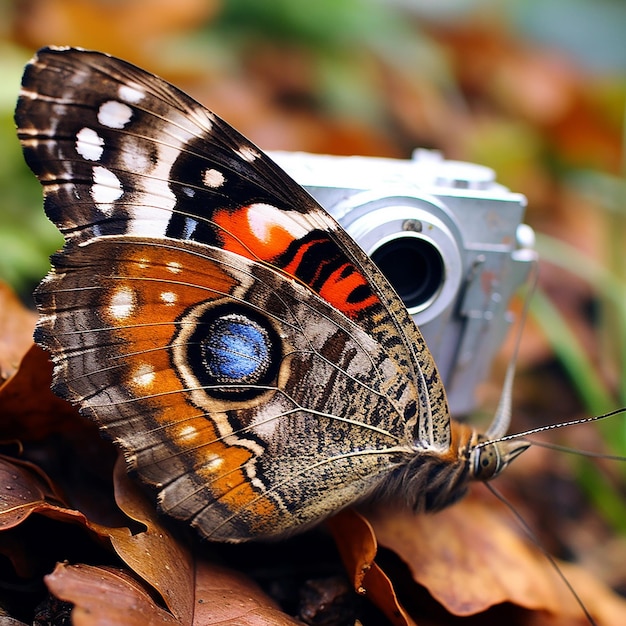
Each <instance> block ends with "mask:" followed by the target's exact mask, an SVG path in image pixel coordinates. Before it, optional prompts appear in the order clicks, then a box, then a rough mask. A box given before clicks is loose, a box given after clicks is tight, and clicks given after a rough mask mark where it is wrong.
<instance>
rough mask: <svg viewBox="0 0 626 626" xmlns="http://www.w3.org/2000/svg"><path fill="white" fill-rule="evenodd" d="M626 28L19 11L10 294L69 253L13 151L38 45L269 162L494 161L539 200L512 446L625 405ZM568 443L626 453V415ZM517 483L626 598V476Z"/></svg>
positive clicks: (304, 8) (552, 473) (409, 11)
mask: <svg viewBox="0 0 626 626" xmlns="http://www.w3.org/2000/svg"><path fill="white" fill-rule="evenodd" d="M625 27H626V3H625V2H623V0H505V1H503V0H439V1H438V2H429V1H428V0H392V1H389V0H316V2H310V3H302V2H300V1H299V0H274V1H273V2H259V1H258V0H223V1H221V2H220V1H218V0H214V1H213V0H177V1H176V2H171V1H170V0H152V1H149V0H22V1H14V2H10V1H9V0H4V1H2V2H1V3H0V77H1V80H0V278H1V279H2V280H4V281H7V282H9V283H10V284H11V285H12V286H13V287H14V288H15V289H16V290H17V291H18V292H19V293H20V295H21V296H22V297H23V298H24V300H25V301H27V302H28V301H29V299H30V296H29V294H30V292H31V291H32V288H33V287H34V285H35V284H36V283H37V282H38V281H39V280H40V279H41V277H42V276H43V275H44V274H45V273H46V272H47V269H48V267H49V264H48V256H49V254H50V253H51V252H52V251H54V250H55V249H56V248H58V247H60V245H61V243H62V242H61V239H60V237H59V235H58V233H57V231H56V229H55V228H54V227H52V225H51V224H49V223H48V221H47V220H46V218H45V217H44V215H43V212H42V209H41V191H40V186H39V184H38V183H37V182H36V180H35V179H34V177H33V176H32V175H31V173H30V171H29V170H28V169H27V168H26V166H25V164H24V162H23V160H22V156H21V151H20V149H19V145H18V142H17V139H16V138H15V129H14V124H13V121H12V116H13V109H14V106H15V100H16V97H17V93H18V89H19V82H20V77H21V73H22V70H23V66H24V64H25V63H26V62H27V61H28V59H29V58H30V57H31V56H32V54H33V53H34V51H35V50H36V49H38V48H39V47H41V46H43V45H50V44H56V45H73V46H82V47H86V48H92V49H97V50H101V51H104V52H108V53H111V54H114V55H116V56H120V57H122V58H125V59H127V60H129V61H131V62H133V63H135V64H137V65H139V66H141V67H143V68H145V69H147V70H149V71H152V72H154V73H157V74H159V75H161V76H163V77H164V78H166V79H167V80H169V81H170V82H173V83H175V84H176V85H177V86H179V87H181V88H182V89H184V90H185V91H187V92H188V93H190V94H191V95H193V96H194V97H195V98H196V99H198V100H199V101H201V102H202V103H204V104H205V105H207V106H208V107H209V108H211V109H212V110H213V111H215V112H216V113H217V114H219V115H221V116H222V117H224V118H225V119H226V120H227V121H228V122H229V123H230V124H232V125H233V126H234V127H235V128H237V129H238V130H240V131H241V132H243V133H244V134H245V135H247V136H248V137H249V138H250V139H252V140H253V141H254V142H255V143H256V144H257V145H259V146H260V147H262V148H264V149H272V150H273V149H281V150H303V151H310V152H321V153H330V154H344V155H351V154H361V155H372V156H392V157H402V158H406V157H408V156H410V154H411V151H412V150H413V149H414V148H415V147H418V146H419V147H426V148H435V149H438V150H441V151H442V152H443V154H444V155H445V156H446V157H447V158H451V159H461V160H466V161H472V162H476V163H480V164H483V165H488V166H490V167H492V168H493V169H494V170H495V171H496V173H497V178H498V180H499V182H501V183H503V184H505V185H506V186H508V187H509V188H511V190H513V191H517V192H521V193H523V194H525V195H526V196H527V198H528V210H527V214H526V221H527V223H529V224H530V225H531V226H532V227H533V228H534V229H535V230H536V232H537V234H538V236H537V248H538V251H539V253H540V255H541V258H542V262H541V270H540V279H539V288H538V290H537V292H536V293H535V295H534V297H533V300H532V305H531V317H530V319H529V322H528V324H527V328H526V329H525V334H524V339H523V343H522V350H521V357H520V374H519V376H518V382H517V384H516V394H515V400H514V407H515V408H514V430H515V431H520V430H522V429H525V428H530V427H534V426H537V425H540V424H547V423H553V422H557V421H564V420H567V419H573V418H577V417H582V416H585V415H592V414H593V415H595V414H600V413H602V412H604V411H608V410H611V409H615V408H618V407H622V406H625V405H626V382H625V380H626V244H625V241H626V193H625V191H626V182H625V178H624V175H625V172H626V164H625V144H626V140H625V110H626V109H625V101H626V98H625V96H626V46H624V28H625ZM516 306H517V307H518V308H521V307H520V305H519V303H518V304H516ZM510 354H511V347H510V342H509V343H508V344H507V345H506V346H505V347H504V348H503V351H502V354H501V356H500V357H499V359H498V362H497V363H496V365H495V367H494V371H493V375H492V377H491V379H490V381H489V382H488V383H487V384H486V385H485V386H484V389H482V390H481V398H482V406H483V408H482V410H481V412H482V413H483V414H484V416H488V415H489V414H490V412H492V411H493V407H494V406H495V403H496V401H497V397H498V394H499V390H500V387H501V380H502V370H503V367H504V365H505V364H506V362H507V361H508V359H509V358H510ZM480 417H481V416H480V415H479V416H478V418H480ZM561 439H562V440H563V441H565V442H566V443H567V445H570V446H572V447H575V448H579V449H594V450H600V449H604V450H608V451H609V452H611V453H614V454H625V453H626V418H624V417H623V416H622V417H616V418H614V419H612V420H609V421H607V422H603V423H598V424H596V425H593V426H591V427H589V428H576V429H575V428H571V429H565V430H564V431H563V432H562V433H559V440H561ZM511 469H512V470H513V471H512V472H511V476H512V478H511V480H512V481H513V480H514V481H515V483H516V487H515V489H516V490H517V493H518V494H519V501H520V502H521V504H520V506H521V507H522V509H524V510H523V513H524V514H525V515H526V517H527V518H531V519H532V521H533V522H535V523H536V525H537V526H538V527H539V528H543V529H545V533H544V535H545V536H544V537H542V539H543V540H544V543H545V544H546V547H548V548H549V549H551V550H552V551H553V552H555V553H557V554H560V555H562V556H572V555H576V556H577V557H578V558H580V559H582V560H583V562H586V563H587V564H588V565H589V567H590V568H591V569H592V570H594V571H597V572H598V573H599V574H601V575H602V577H604V578H605V579H608V580H609V582H610V583H612V584H613V585H614V586H615V587H617V588H618V589H621V590H622V591H624V592H626V547H625V546H626V542H625V540H624V537H625V536H626V504H625V500H626V497H625V495H626V489H625V487H624V484H625V482H624V475H625V473H624V471H623V470H624V467H623V464H621V465H620V464H619V463H616V462H602V463H598V462H594V463H589V462H587V461H586V460H584V459H580V458H572V457H569V456H567V455H564V454H559V453H557V452H554V451H545V450H544V451H541V450H540V451H537V452H536V453H535V455H534V456H532V457H531V460H530V461H529V462H527V463H526V464H523V465H522V464H521V463H518V464H516V466H514V467H513V468H511ZM572 475H573V476H575V477H576V479H577V480H576V482H575V483H574V484H572V483H571V482H570V478H571V476H572ZM517 502H518V500H516V503H517ZM589 503H591V506H588V504H589ZM550 530H551V532H550ZM592 535H593V538H591V537H592Z"/></svg>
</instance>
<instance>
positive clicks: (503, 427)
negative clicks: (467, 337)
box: [485, 224, 539, 439]
mask: <svg viewBox="0 0 626 626" xmlns="http://www.w3.org/2000/svg"><path fill="white" fill-rule="evenodd" d="M523 226H525V224H520V228H518V233H517V238H518V241H520V245H522V247H521V248H520V249H519V250H516V251H515V252H514V253H513V254H514V255H518V256H521V255H523V256H524V257H526V258H525V260H528V255H532V258H531V260H532V264H531V275H530V280H529V287H528V289H527V290H526V293H525V297H524V306H523V308H522V314H521V316H520V319H519V324H518V325H517V329H516V335H515V344H514V347H513V355H512V356H511V359H510V361H509V364H508V366H507V368H506V373H505V375H504V382H503V384H502V393H501V394H500V400H499V402H498V408H497V409H496V413H495V415H494V417H493V420H492V422H491V424H490V425H489V428H488V429H487V432H486V433H485V435H486V436H487V437H488V438H489V439H497V438H500V437H503V436H504V435H505V434H506V433H507V431H508V430H509V425H510V424H511V402H512V396H513V382H514V380H515V368H516V367H517V357H518V355H519V349H520V345H521V343H522V335H523V332H524V325H525V324H526V319H527V318H528V311H529V308H530V299H531V297H532V294H533V293H534V291H535V288H536V287H537V280H538V277H539V264H538V257H537V253H536V252H535V251H534V250H533V246H532V245H530V244H529V243H528V242H527V241H526V240H527V239H528V238H530V237H532V238H533V239H534V233H533V232H532V230H531V229H530V228H529V227H526V229H522V227H523ZM520 230H521V231H522V232H520ZM526 231H528V232H526Z"/></svg>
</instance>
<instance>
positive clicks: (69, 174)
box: [16, 49, 450, 539]
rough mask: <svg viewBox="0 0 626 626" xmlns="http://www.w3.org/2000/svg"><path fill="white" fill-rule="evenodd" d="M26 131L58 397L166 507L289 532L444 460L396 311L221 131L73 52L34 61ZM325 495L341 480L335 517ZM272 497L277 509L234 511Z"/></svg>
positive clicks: (439, 407) (276, 179) (436, 384)
mask: <svg viewBox="0 0 626 626" xmlns="http://www.w3.org/2000/svg"><path fill="white" fill-rule="evenodd" d="M16 121H17V124H18V128H19V136H20V139H21V141H22V145H23V148H24V153H25V156H26V159H27V161H28V163H29V165H30V166H31V168H32V169H33V171H34V172H35V174H36V175H37V176H38V177H39V179H40V181H41V182H42V185H43V187H44V193H45V207H46V211H47V213H48V215H49V216H50V218H51V219H52V220H53V221H54V222H55V223H56V224H57V225H58V227H59V229H60V230H61V231H62V232H63V234H64V235H65V238H66V246H65V248H64V251H63V252H62V253H61V254H60V255H57V256H56V257H55V259H54V263H53V265H54V267H53V271H52V273H51V274H50V276H49V277H48V279H47V280H46V281H45V282H44V283H43V284H42V286H41V287H40V289H39V295H38V298H39V306H40V309H41V312H42V313H43V316H42V320H41V322H40V325H39V328H38V331H37V339H38V341H39V342H40V343H41V344H42V345H44V346H45V347H46V348H48V349H49V350H50V351H51V352H52V354H53V359H54V363H55V380H56V384H57V388H58V389H59V390H60V391H61V393H62V395H64V396H65V397H67V398H68V399H70V400H72V401H73V402H75V403H77V404H79V406H81V408H82V409H83V411H84V412H85V413H87V414H89V415H90V416H91V417H92V418H93V419H95V421H96V422H98V423H99V424H100V425H101V426H102V427H104V428H106V430H107V431H108V432H109V433H110V434H111V435H112V436H113V437H114V438H115V439H116V440H117V441H118V442H119V443H120V445H121V446H122V447H123V448H124V450H125V451H126V453H127V456H128V458H129V459H130V460H131V463H132V464H133V466H134V468H135V469H136V470H137V472H138V473H139V475H140V476H141V477H142V478H143V479H144V480H145V481H146V482H148V483H151V484H154V485H156V486H157V487H158V488H159V489H160V490H162V491H161V496H160V497H161V500H162V505H163V508H164V509H165V510H167V511H170V512H172V514H174V515H176V516H178V517H182V518H185V519H193V520H195V523H196V524H197V525H199V527H200V528H201V529H202V530H203V532H204V533H205V534H207V535H211V536H213V537H215V538H225V539H241V538H247V537H249V536H250V535H251V534H255V535H259V534H260V535H263V534H267V533H268V532H270V534H271V531H272V528H274V531H273V532H274V534H282V533H283V532H285V529H286V528H289V527H291V528H293V527H295V526H298V525H306V524H308V523H312V522H313V521H314V520H315V519H318V518H321V517H323V516H324V515H327V514H328V513H329V512H331V510H335V509H337V508H340V507H341V506H345V505H346V504H349V503H350V502H351V501H353V500H355V499H356V498H358V497H359V496H362V495H363V493H364V491H363V489H364V484H365V482H364V481H366V482H367V485H369V487H373V486H374V484H375V483H376V482H377V481H379V480H380V476H382V475H384V473H385V472H386V471H389V467H390V466H393V464H394V463H398V462H399V461H398V458H397V455H398V452H399V451H402V454H404V452H406V450H408V449H416V448H420V447H423V448H424V449H428V450H431V451H433V452H444V451H446V450H447V449H448V448H449V445H450V433H449V416H448V411H447V407H446V402H445V396H444V392H443V387H442V384H441V381H440V379H439V377H438V374H437V371H436V369H435V366H434V363H433V360H432V357H431V356H430V354H429V353H428V351H427V348H426V346H425V344H424V341H423V339H422V337H421V335H420V333H419V331H418V330H417V328H416V327H415V325H414V323H413V321H412V319H411V318H410V316H409V315H408V313H407V311H406V309H405V307H404V306H403V304H402V302H401V301H400V299H399V298H398V297H397V296H396V294H395V293H394V291H393V290H392V288H391V287H390V286H389V284H388V283H387V281H386V280H385V279H384V277H383V276H382V275H381V273H380V271H379V270H378V269H377V268H376V266H375V265H374V264H373V263H372V262H371V260H370V259H369V258H368V257H367V255H365V254H364V253H363V252H362V251H361V250H360V249H359V248H358V246H356V244H355V243H354V242H353V241H352V240H351V239H350V237H349V236H348V235H347V234H346V233H345V232H344V231H343V230H342V229H341V228H340V226H339V225H338V224H337V223H336V222H335V221H334V220H333V219H332V217H331V216H329V215H328V214H327V213H326V212H325V211H324V210H323V209H322V208H321V207H320V206H319V205H318V204H317V203H316V202H315V201H314V200H313V199H312V198H311V197H310V196H309V195H308V194H307V193H306V192H305V191H304V190H303V189H302V188H301V187H300V186H299V185H297V184H296V183H295V182H293V181H292V180H291V179H290V178H289V177H288V176H287V175H286V174H285V173H284V172H283V171H282V170H281V169H280V168H279V167H278V166H276V165H275V164H274V163H273V162H272V161H271V160H270V159H269V158H268V157H267V156H265V155H264V154H263V153H262V152H261V151H260V150H259V149H258V148H256V147H255V146H254V145H252V144H251V143H250V142H248V141H247V140H246V139H245V138H244V137H242V136H241V135H240V134H239V133H237V132H236V131H235V130H234V129H232V128H231V127H230V126H228V125H227V124H226V123H225V122H223V121H222V120H220V119H219V118H218V117H217V116H215V115H214V114H212V113H210V112H209V111H207V110H206V109H205V108H204V107H202V106H201V105H200V104H198V103H197V102H195V101H194V100H192V99H191V98H189V97H188V96H186V95H185V94H184V93H182V92H181V91H179V90H178V89H176V88H175V87H173V86H171V85H169V84H168V83H166V82H164V81H162V80H161V79H159V78H157V77H155V76H153V75H152V74H148V73H146V72H144V71H142V70H140V69H138V68H136V67H134V66H132V65H130V64H128V63H126V62H124V61H120V60H118V59H114V58H112V57H109V56H107V55H103V54H100V53H95V52H87V51H82V50H76V49H44V50H42V51H40V52H39V54H38V56H37V57H36V58H35V59H34V60H33V61H32V63H31V64H30V65H29V66H28V67H27V69H26V72H25V75H24V79H23V88H22V92H21V95H20V99H19V102H18V108H17V111H16ZM127 251H130V252H127ZM215 293H218V294H220V297H219V298H217V297H213V296H210V295H207V294H215ZM272 294H273V295H274V296H275V298H274V299H272V300H271V304H269V302H270V301H269V300H268V298H269V296H270V295H272ZM218 301H219V302H218ZM203 307H204V308H203ZM224 307H226V308H224ZM207 316H208V317H207ZM185 329H186V330H185ZM216 337H219V338H220V341H221V342H222V343H220V344H219V345H218V344H217V343H216V342H217V339H216ZM242 338H245V341H243V340H242ZM216 355H217V356H216ZM264 363H265V365H264ZM209 370H210V372H211V373H210V375H209V373H207V372H209ZM261 372H263V375H261ZM157 380H158V383H157V382H156V381H157ZM235 381H236V382H235ZM166 382H167V383H168V384H169V386H168V384H166ZM225 389H229V391H225ZM268 394H269V395H270V396H271V398H268V397H267V395H268ZM347 398H350V401H349V402H347V400H346V399H347ZM355 407H360V409H357V410H355ZM151 416H152V417H151ZM152 418H153V419H152ZM155 420H156V421H155ZM188 420H192V421H193V427H191V426H190V427H189V429H188V430H187V431H185V426H186V425H189V424H188ZM198 420H200V421H201V423H200V422H198ZM330 425H332V427H331V426H330ZM364 431H366V432H367V436H365V437H364V435H363V433H364ZM185 432H187V433H195V432H202V433H203V437H202V443H201V444H199V443H198V442H199V441H200V440H198V441H197V442H196V444H195V446H194V444H193V442H192V443H190V444H189V446H187V445H186V441H185ZM270 434H271V436H270ZM205 435H206V436H205ZM370 435H371V436H370ZM329 438H330V439H333V438H334V439H335V440H337V441H341V445H339V447H337V446H333V445H331V442H329ZM191 439H193V437H191ZM170 441H171V442H172V444H171V445H170ZM364 441H365V442H367V445H366V447H368V452H367V453H363V452H362V448H363V442H364ZM207 442H208V443H207ZM242 442H243V443H242ZM305 442H306V443H305ZM183 444H185V445H183ZM370 444H371V445H370ZM220 446H222V447H220ZM194 450H196V451H197V454H196V452H194ZM376 450H379V452H376ZM224 451H227V454H224ZM309 451H310V455H311V458H310V459H307V462H306V463H305V462H303V460H302V458H301V457H302V455H303V453H306V452H309ZM198 455H200V456H198ZM202 455H204V456H202ZM214 455H215V456H214ZM218 459H227V461H228V462H227V464H226V465H222V461H220V460H218ZM352 463H354V464H355V465H354V466H353V465H351V464H352ZM217 466H220V467H221V468H222V469H221V470H219V471H217V470H218V469H219V468H217ZM213 469H214V470H216V471H217V474H218V478H217V479H216V478H215V476H216V475H215V474H214V473H211V471H212V470H213ZM206 472H208V475H207V474H206ZM331 475H332V478H331ZM322 476H324V477H325V478H324V481H322V480H321V477H322ZM215 480H218V483H219V484H218V483H216V482H215ZM316 481H318V482H316ZM172 485H178V487H176V488H175V487H171V486H172ZM216 485H217V486H216ZM219 485H221V486H219ZM321 485H328V486H329V487H330V485H336V486H337V489H336V490H335V491H333V492H332V493H334V494H336V495H334V496H332V497H331V496H329V495H328V493H331V489H330V488H329V489H328V492H327V493H326V495H325V497H324V498H323V499H324V501H325V502H327V503H328V506H326V509H327V510H326V509H325V510H323V511H320V510H316V506H317V505H316V504H315V502H316V501H318V500H320V498H319V497H318V496H319V494H318V493H317V491H318V490H319V489H320V488H321V487H320V486H321ZM170 487H171V488H170ZM242 489H243V490H244V491H245V489H248V490H249V493H248V492H246V493H247V495H246V496H245V497H244V494H243V492H242V491H241V490H242ZM250 490H252V491H250ZM252 492H254V493H255V494H256V495H255V496H254V498H253V497H252V495H251V494H252ZM182 493H184V494H185V495H184V498H183V497H181V494H182ZM229 494H230V495H229ZM237 494H239V495H237ZM268 494H272V495H271V496H270V495H268ZM289 494H291V495H289ZM229 498H230V499H229ZM246 498H248V499H246ZM255 498H258V500H255ZM267 498H269V500H271V503H272V506H274V507H275V509H276V511H282V513H280V514H279V513H276V514H273V513H272V514H271V515H270V514H269V513H268V514H267V515H261V513H260V511H261V509H257V508H254V507H255V506H256V504H250V505H249V506H248V508H247V509H246V508H245V507H244V506H243V505H242V503H243V502H253V501H254V502H257V503H258V506H259V507H261V508H262V507H264V506H269V505H268V504H267V502H266V500H267ZM333 498H335V500H334V501H332V500H333ZM183 500H184V502H183ZM269 500H268V501H269ZM331 501H332V504H331ZM207 502H208V503H209V504H208V505H207ZM235 502H237V503H238V504H237V505H235V504H233V503H235ZM303 503H304V504H303ZM318 509H319V507H318ZM264 510H265V509H264ZM268 510H269V509H268ZM205 511H206V512H205ZM266 512H267V511H266ZM203 516H204V517H203ZM262 518H263V519H266V520H268V523H267V527H266V528H264V529H263V530H261V529H260V528H259V527H258V524H259V520H260V519H262ZM254 524H257V526H254ZM218 527H219V528H221V529H222V530H220V531H218V530H216V528H218Z"/></svg>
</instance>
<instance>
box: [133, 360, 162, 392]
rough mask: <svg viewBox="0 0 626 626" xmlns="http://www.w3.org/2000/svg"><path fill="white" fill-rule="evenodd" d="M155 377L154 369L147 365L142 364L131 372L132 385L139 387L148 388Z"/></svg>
mask: <svg viewBox="0 0 626 626" xmlns="http://www.w3.org/2000/svg"><path fill="white" fill-rule="evenodd" d="M155 377H156V374H155V373H154V367H152V365H150V364H149V363H142V364H141V365H140V366H139V367H137V368H136V369H135V371H134V372H133V383H135V385H139V386H140V387H149V386H150V385H151V384H152V383H153V382H154V379H155Z"/></svg>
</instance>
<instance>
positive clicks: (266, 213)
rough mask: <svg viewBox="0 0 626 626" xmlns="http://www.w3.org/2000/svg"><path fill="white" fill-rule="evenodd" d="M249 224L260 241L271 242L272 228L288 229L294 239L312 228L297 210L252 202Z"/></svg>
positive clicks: (249, 211) (302, 235)
mask: <svg viewBox="0 0 626 626" xmlns="http://www.w3.org/2000/svg"><path fill="white" fill-rule="evenodd" d="M247 212H248V224H249V226H250V230H251V231H252V232H253V233H254V235H255V237H256V238H257V239H258V240H259V241H263V242H269V241H270V238H271V236H272V229H274V228H276V227H278V228H282V229H284V230H286V231H287V232H288V233H289V234H290V235H291V236H292V237H293V238H294V239H300V238H302V237H304V236H305V235H306V234H307V233H308V232H309V230H310V226H309V225H308V224H307V223H306V222H305V220H304V218H303V216H302V215H301V214H300V213H296V212H295V211H284V210H281V209H279V208H277V207H275V206H272V205H271V204H263V203H260V202H259V203H257V204H251V205H250V206H249V207H248V211H247Z"/></svg>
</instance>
